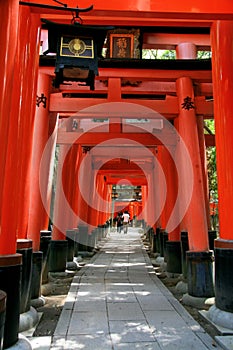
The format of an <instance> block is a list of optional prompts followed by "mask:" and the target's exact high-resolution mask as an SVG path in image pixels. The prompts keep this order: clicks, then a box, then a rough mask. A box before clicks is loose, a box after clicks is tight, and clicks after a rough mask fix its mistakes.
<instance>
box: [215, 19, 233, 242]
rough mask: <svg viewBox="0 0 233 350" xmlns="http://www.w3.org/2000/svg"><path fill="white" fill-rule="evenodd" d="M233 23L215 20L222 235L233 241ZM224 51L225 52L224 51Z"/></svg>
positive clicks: (217, 150)
mask: <svg viewBox="0 0 233 350" xmlns="http://www.w3.org/2000/svg"><path fill="white" fill-rule="evenodd" d="M232 39H233V22H232V21H229V22H226V21H220V22H216V23H214V25H213V27H212V31H211V42H212V50H213V82H214V86H213V88H214V112H215V128H216V136H215V137H216V154H217V174H218V195H219V225H220V238H221V239H225V240H232V239H233V233H232V210H233V201H232V198H233V138H232V130H233V120H232V108H231V101H232V98H233V72H232V64H233V57H232V55H231V54H229V53H230V52H232V50H233V40H232ZM220 53H221V54H220Z"/></svg>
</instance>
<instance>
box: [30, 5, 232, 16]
mask: <svg viewBox="0 0 233 350" xmlns="http://www.w3.org/2000/svg"><path fill="white" fill-rule="evenodd" d="M30 2H31V3H40V4H45V5H48V4H49V5H54V2H53V1H52V0H31V1H30ZM66 3H67V5H68V7H73V8H77V2H76V0H67V1H66ZM86 4H87V2H86V0H79V7H80V8H85V7H86ZM119 9H120V10H119ZM31 10H32V11H33V12H35V13H41V14H46V13H48V14H49V13H51V12H52V11H51V10H49V9H41V8H36V7H33V8H31ZM54 12H55V11H53V12H52V13H54ZM59 12H61V10H59ZM55 13H56V12H55ZM63 14H64V15H67V11H65V10H64V11H63ZM232 14H233V3H232V1H230V0H222V1H218V0H214V3H213V4H212V6H210V5H209V2H208V1H203V0H195V6H194V5H193V2H190V1H186V0H180V1H174V0H167V1H160V2H158V1H143V2H142V1H140V2H137V1H135V0H118V1H117V2H116V1H108V2H106V1H105V0H95V4H94V9H93V10H92V11H90V12H88V13H87V15H86V16H88V17H90V16H91V17H97V18H98V17H99V18H100V19H102V18H103V17H105V16H111V17H118V18H122V17H129V16H130V17H135V18H136V19H137V20H138V19H139V18H146V19H149V18H163V19H165V18H167V19H189V20H190V19H196V20H198V19H203V20H207V19H208V20H217V19H232ZM82 18H83V19H84V18H85V13H82Z"/></svg>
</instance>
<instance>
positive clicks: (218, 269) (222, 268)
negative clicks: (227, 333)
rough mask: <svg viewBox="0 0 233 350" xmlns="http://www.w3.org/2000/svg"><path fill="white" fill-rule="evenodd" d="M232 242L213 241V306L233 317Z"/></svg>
mask: <svg viewBox="0 0 233 350" xmlns="http://www.w3.org/2000/svg"><path fill="white" fill-rule="evenodd" d="M232 266H233V241H225V240H221V239H219V240H216V241H215V304H216V307H217V308H218V309H220V310H222V311H226V312H230V313H232V315H233V299H232V295H233V280H232Z"/></svg>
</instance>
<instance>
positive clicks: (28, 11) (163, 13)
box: [0, 0, 233, 347]
mask: <svg viewBox="0 0 233 350" xmlns="http://www.w3.org/2000/svg"><path fill="white" fill-rule="evenodd" d="M28 2H29V3H32V4H33V3H36V2H37V1H28ZM38 2H39V3H40V4H51V5H54V3H53V2H52V1H51V0H38ZM67 2H68V5H69V6H70V7H75V6H76V3H75V1H71V0H70V1H67ZM20 3H21V5H19V1H18V0H6V1H4V2H2V3H1V5H0V10H1V14H2V20H1V24H0V36H1V43H2V46H1V47H2V50H1V53H0V63H1V64H0V72H1V73H0V91H1V96H0V123H1V124H0V142H1V155H0V173H1V176H0V198H1V201H0V203H1V232H0V254H1V255H0V266H1V271H2V272H1V276H0V277H1V278H0V288H1V289H4V290H6V291H7V295H8V304H7V327H8V330H7V331H6V332H5V337H4V347H8V346H10V345H12V344H14V343H15V342H16V341H17V338H18V319H19V293H20V292H19V279H20V265H21V255H20V254H18V253H16V249H17V239H27V244H28V245H27V249H28V248H29V247H30V239H31V240H32V241H33V242H32V244H33V248H34V253H38V251H39V238H40V235H39V231H40V230H43V229H46V228H47V225H48V215H47V213H46V212H45V211H44V207H43V203H42V202H41V199H40V192H39V184H38V176H39V175H38V174H39V163H40V159H41V156H42V152H43V149H44V147H45V144H46V143H47V140H48V138H49V136H50V135H51V136H52V137H51V138H50V145H49V146H50V147H51V151H50V157H51V158H52V155H53V152H52V149H53V147H54V143H55V142H56V128H57V120H56V112H59V113H60V112H62V113H73V112H77V110H78V109H77V108H80V109H82V108H84V107H87V106H90V105H91V104H92V103H93V101H92V100H91V99H88V100H87V99H85V98H83V99H81V100H80V101H79V102H78V104H79V106H81V107H77V106H76V103H77V102H76V101H75V100H74V99H72V100H73V101H70V99H69V98H63V97H62V96H61V94H60V92H59V93H58V94H57V93H53V91H51V85H50V82H51V75H53V72H52V73H51V68H42V69H41V70H40V73H39V47H40V28H41V22H40V18H41V17H46V18H47V19H50V20H56V21H60V22H63V23H64V22H66V23H68V22H69V21H70V18H69V17H70V16H69V15H67V12H66V11H65V10H62V11H61V10H56V9H43V8H41V7H37V6H28V5H25V4H24V5H23V4H22V3H23V2H20ZM79 6H80V7H82V8H85V7H87V6H89V3H88V2H87V1H86V0H80V1H79ZM129 9H130V10H129ZM232 14H233V3H232V2H231V1H229V0H222V1H221V2H219V1H214V2H212V4H211V8H210V6H209V4H208V3H204V2H203V1H201V0H197V1H195V8H193V6H192V4H188V3H187V2H185V1H180V2H179V3H174V1H172V0H170V1H167V2H166V3H165V2H162V1H161V2H158V1H156V2H155V1H148V2H145V3H142V2H141V1H140V2H138V1H130V0H128V1H127V0H124V1H118V3H117V7H116V5H115V4H114V3H111V2H108V3H107V4H106V2H105V1H102V0H95V1H94V9H93V10H92V11H91V12H90V13H86V14H83V15H82V18H83V20H84V21H85V23H86V24H91V25H109V24H111V25H116V26H126V25H127V26H132V27H133V26H150V27H152V26H156V27H159V26H161V27H162V26H168V27H173V28H175V27H177V26H179V27H181V26H184V27H189V28H191V27H205V28H210V37H209V39H210V41H209V39H208V38H206V36H205V38H204V41H203V42H202V43H201V44H200V42H199V43H198V40H199V39H200V38H196V39H195V45H197V46H199V47H201V46H203V47H206V46H209V45H211V49H212V77H213V78H212V79H213V95H214V102H213V106H212V103H211V102H207V101H206V100H205V99H203V97H201V95H202V94H201V93H200V95H199V96H198V97H196V98H195V100H194V91H193V86H192V81H195V80H196V79H200V81H199V82H200V85H199V89H200V90H199V91H203V96H205V95H206V96H207V95H208V96H211V72H210V71H209V72H208V71H207V72H203V71H202V72H197V71H192V72H185V71H179V72H177V71H176V72H173V73H174V77H173V80H172V81H171V80H170V75H169V74H168V73H167V72H166V70H165V71H162V72H156V76H155V72H154V71H153V70H147V71H146V72H145V71H140V70H127V71H124V70H121V72H120V74H119V70H117V69H115V70H114V69H111V71H110V72H108V71H107V70H106V69H104V68H103V69H101V68H100V78H101V77H102V78H107V79H108V82H109V87H108V89H106V88H105V91H106V90H107V95H108V96H107V100H106V99H105V100H102V102H101V101H99V102H101V103H105V102H106V101H108V102H109V101H121V95H122V94H123V92H124V91H127V90H132V89H128V88H127V87H121V82H120V79H119V76H120V77H121V78H127V79H128V78H130V79H142V80H144V81H143V86H144V91H152V92H154V91H157V92H158V91H159V92H161V91H166V92H168V91H173V93H174V95H176V94H177V97H176V96H172V97H169V98H167V101H151V100H149V99H148V100H147V101H144V102H142V101H140V102H138V101H137V103H140V104H141V105H144V106H147V107H150V108H152V109H156V110H158V111H159V112H160V113H161V114H162V115H163V114H164V113H165V112H167V114H168V115H170V116H168V118H169V119H171V115H173V114H176V117H175V118H174V116H173V117H172V119H174V123H175V125H176V127H177V129H178V130H179V133H180V134H181V136H182V137H183V139H184V140H185V142H186V143H187V147H188V150H189V152H190V154H191V155H192V157H191V158H192V161H193V166H194V167H195V169H196V168H199V170H200V168H201V167H202V165H201V159H198V158H197V152H196V150H197V149H198V147H200V146H198V147H197V145H198V142H199V138H198V137H197V134H196V136H195V137H194V138H192V139H190V134H189V136H187V132H188V131H187V129H188V127H190V129H191V130H192V131H193V130H194V128H196V126H195V113H194V111H192V110H191V111H185V110H182V109H181V108H180V107H179V106H180V104H181V103H182V102H183V100H184V98H185V97H186V96H191V97H192V98H193V100H194V103H195V105H196V113H197V114H199V115H208V116H209V117H210V116H211V115H213V109H214V117H215V126H216V147H217V148H216V149H217V164H218V191H219V219H220V237H219V239H218V240H216V241H215V258H216V283H215V296H216V307H217V310H221V311H222V312H223V313H224V312H226V311H227V312H231V313H232V312H233V303H232V291H233V286H232V285H231V284H230V283H231V282H230V281H231V279H230V278H228V276H230V275H231V264H232V255H233V254H232V249H233V246H232V241H233V236H232V233H231V229H230V228H231V224H232V222H231V221H232V220H231V217H232V215H231V212H232V205H233V204H232V198H233V196H232V194H233V193H232V192H233V183H232V182H233V176H232V174H233V162H232V157H233V156H232V149H233V147H232V146H233V145H232V143H233V138H232V135H231V130H232V118H231V104H230V101H231V99H232V91H233V86H232V84H233V83H232V81H233V79H232V78H233V77H232V74H233V73H232V57H231V55H229V52H232V45H233V44H232V42H233V40H232V37H233V23H232ZM178 37H179V36H178ZM190 38H191V37H190ZM166 40H168V39H166ZM169 40H170V44H171V43H173V45H174V46H176V47H177V55H178V58H193V53H194V51H195V47H194V46H195V45H194V46H193V44H192V43H191V46H190V45H189V44H190V43H188V44H187V45H186V44H183V43H182V42H180V41H179V40H178V39H177V37H176V38H174V36H173V37H171V36H170V38H169ZM177 40H178V41H177ZM187 40H188V39H187V35H186V40H185V41H186V42H187ZM190 40H191V39H190ZM146 41H147V43H146V45H147V47H151V46H153V45H154V42H156V45H157V46H160V47H161V46H162V45H163V47H165V46H166V44H165V43H164V38H163V37H162V36H160V38H159V40H158V41H157V36H155V35H147V37H146ZM159 41H160V42H159ZM167 43H168V44H169V41H167ZM146 45H145V47H146ZM154 47H156V46H154ZM193 50H194V51H193ZM220 52H221V55H220V54H219V53H220ZM187 55H188V57H187ZM129 72H130V75H129ZM38 73H39V75H38ZM198 74H199V77H198ZM38 77H39V78H38ZM161 80H162V81H163V83H162V84H161V83H159V81H161ZM37 83H38V85H37ZM168 83H169V85H168ZM116 86H117V87H118V88H116ZM97 87H98V89H100V90H103V86H102V85H101V82H100V81H99V78H98V79H97ZM137 90H138V88H137ZM137 90H135V91H137ZM63 91H64V92H67V93H70V91H69V89H64V90H63ZM72 92H73V90H72ZM42 93H43V94H44V95H45V96H47V97H49V96H50V102H49V103H47V105H46V107H45V109H42V108H37V109H36V106H35V102H36V95H38V96H42V95H41V94H42ZM93 94H94V93H93ZM168 100H169V101H168ZM134 101H135V99H134ZM96 102H97V101H96V99H95V103H96ZM127 102H129V103H130V102H132V101H131V100H130V99H128V101H127ZM168 102H169V103H168ZM61 103H62V105H63V106H64V107H62V105H61ZM97 103H98V102H97ZM58 104H60V107H59V108H58ZM72 108H73V110H72ZM190 112H191V113H190ZM190 115H191V118H190ZM48 116H49V118H50V125H49V123H48V121H49V120H48V119H49V118H48ZM82 118H84V116H83V117H82ZM38 119H40V121H41V123H40V125H37V122H38ZM190 120H192V121H190ZM116 121H117V120H116ZM115 124H116V125H115V126H113V129H111V130H110V132H113V133H114V132H115V136H116V135H118V137H119V125H121V123H120V122H119V120H118V122H117V123H115ZM117 125H118V126H117ZM68 134H69V133H64V134H63V135H62V133H59V134H58V140H59V142H61V143H62V144H63V145H64V148H65V147H66V144H67V143H69V142H70V139H69V138H70V137H71V136H70V135H68ZM89 136H90V135H89ZM128 136H129V135H128ZM84 137H88V136H84ZM102 137H105V136H104V135H102ZM99 138H101V135H100V136H99ZM151 139H152V137H151ZM102 140H103V139H102ZM99 141H100V139H99ZM53 142H54V143H53ZM85 142H87V140H86V141H85ZM151 142H152V140H151ZM208 142H211V143H212V144H213V140H211V141H208ZM88 143H90V137H89V139H88ZM156 145H157V143H156V142H154V144H152V143H150V146H156ZM145 146H146V143H145ZM82 157H84V155H83V153H82V146H81V144H80V143H79V144H78V145H74V146H73V149H72V152H70V154H69V157H68V158H67V160H65V163H66V164H68V165H67V168H68V167H73V168H74V173H77V171H78V169H79V166H80V162H81V161H82ZM46 164H47V166H46V167H45V169H44V177H43V181H44V182H45V183H46V185H45V184H44V185H43V191H44V194H46V198H47V199H48V202H49V201H50V199H49V198H50V192H51V186H50V182H49V179H50V177H49V169H50V166H49V165H50V164H51V163H50V159H47V163H44V165H46ZM170 164H171V163H170ZM198 174H199V175H200V177H198V176H199V175H196V177H195V178H194V180H195V181H196V182H195V181H194V186H196V187H195V189H196V190H195V191H194V192H195V193H194V195H195V197H194V198H193V199H192V201H191V207H190V208H191V210H192V216H193V217H195V218H198V220H197V221H196V222H195V223H193V222H191V221H190V217H188V215H187V216H186V217H185V220H183V221H182V223H181V224H182V225H183V227H181V228H188V231H189V234H190V236H189V237H190V246H191V247H190V249H191V253H192V254H191V258H195V253H197V254H196V257H198V258H199V257H200V256H201V258H203V259H204V260H207V261H208V263H209V260H208V259H209V257H210V256H209V252H208V241H207V231H206V228H207V225H206V224H205V222H204V221H205V219H203V218H206V215H205V208H204V207H205V206H204V204H203V203H204V198H202V201H200V198H201V197H202V195H203V193H204V190H203V189H201V187H200V183H204V181H203V179H201V177H202V172H200V171H199V172H198ZM64 176H65V177H66V179H67V180H69V181H67V182H66V183H67V186H68V187H67V190H68V192H69V189H71V188H72V187H73V184H72V179H73V178H72V177H70V176H68V174H67V172H66V173H65V175H64ZM72 176H73V175H72ZM103 177H104V176H102V177H101V178H100V179H99V182H98V184H99V187H100V188H101V190H102V193H105V198H108V199H110V191H109V189H108V188H107V186H106V185H105V181H104V178H103ZM150 181H151V183H153V181H154V179H153V176H152V177H151V178H150ZM198 183H199V185H198ZM148 186H149V185H148ZM76 195H78V193H76ZM76 198H77V197H76ZM74 199H75V196H74V198H70V201H71V202H72V201H73V202H72V203H74V207H75V205H77V203H76V204H75V200H74ZM80 201H82V199H79V206H80V207H82V208H83V213H82V215H83V216H84V217H85V216H86V215H87V213H88V207H87V206H85V205H80V203H81V202H80ZM151 201H152V202H151V203H152V204H153V199H151ZM199 202H200V203H199ZM198 203H199V204H200V206H199V204H198ZM81 204H83V203H81ZM105 209H106V212H107V208H105ZM77 210H78V208H77ZM189 210H190V209H189ZM103 213H104V210H103ZM88 215H89V216H90V213H89V214H88ZM38 217H41V222H38V219H36V218H38ZM106 218H107V217H106V215H104V214H101V215H100V222H104V221H105V220H106ZM85 219H87V217H85ZM150 219H151V218H148V221H150ZM166 220H167V219H166ZM166 220H165V221H164V222H166ZM94 224H98V222H97V221H95V222H94ZM199 224H200V225H199ZM195 225H198V226H197V227H196V226H195ZM196 232H201V234H200V236H198V235H197V234H196ZM54 235H55V236H54V238H57V237H56V231H55V233H54ZM177 237H178V236H176V235H175V237H173V239H174V240H175V239H177ZM60 238H62V239H63V238H64V236H61V237H60ZM202 253H203V254H202ZM9 273H10V274H11V275H12V281H14V287H15V288H14V292H13V290H12V288H11V285H9V284H8V282H7V281H9V278H8V275H9ZM207 277H208V276H207ZM207 289H208V288H207ZM189 292H190V293H194V294H195V293H196V294H198V291H196V290H195V286H193V285H192V284H191V286H190V289H189ZM206 292H207V294H208V292H209V290H207V291H206ZM195 296H196V295H195ZM226 326H228V325H226ZM9 329H10V332H9Z"/></svg>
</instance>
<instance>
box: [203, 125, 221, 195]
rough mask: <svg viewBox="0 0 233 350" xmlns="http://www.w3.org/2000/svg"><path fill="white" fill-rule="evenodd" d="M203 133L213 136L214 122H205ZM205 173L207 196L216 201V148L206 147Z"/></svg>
mask: <svg viewBox="0 0 233 350" xmlns="http://www.w3.org/2000/svg"><path fill="white" fill-rule="evenodd" d="M205 132H206V133H209V134H210V133H212V134H215V128H214V120H205ZM206 157H207V172H208V179H209V194H210V196H211V197H212V198H213V199H214V200H217V199H218V181H217V166H216V147H207V149H206Z"/></svg>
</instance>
